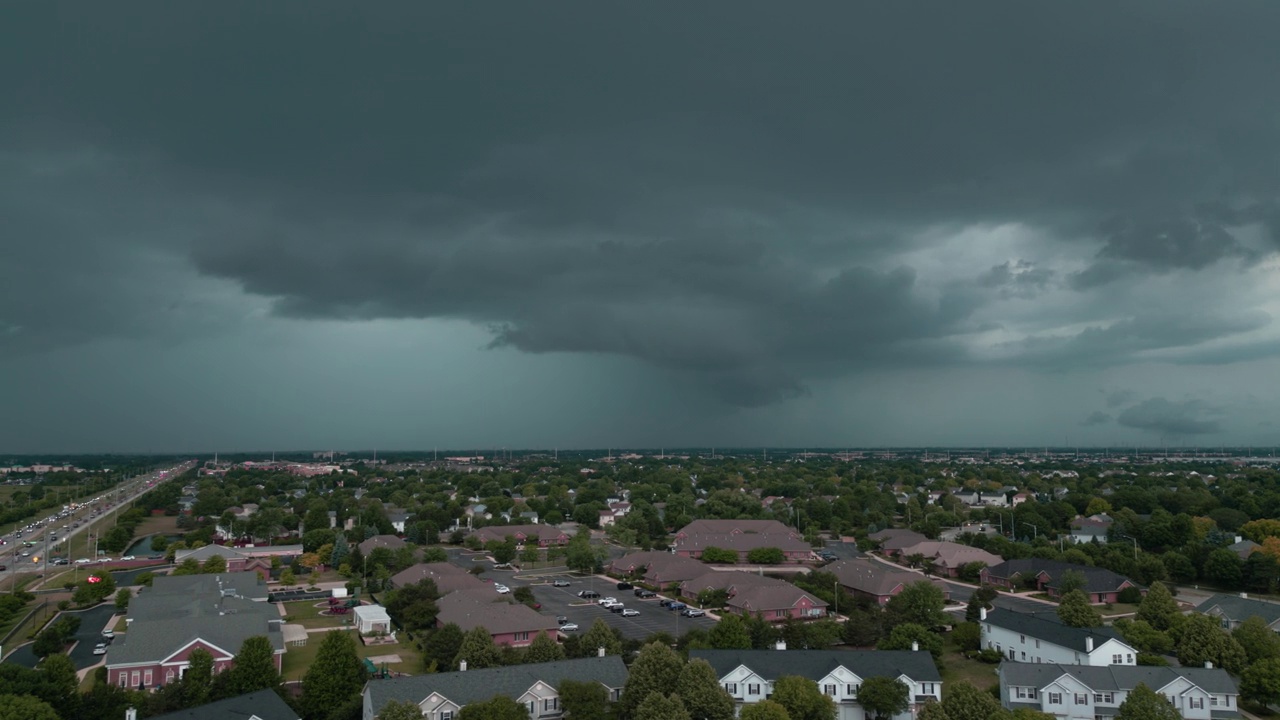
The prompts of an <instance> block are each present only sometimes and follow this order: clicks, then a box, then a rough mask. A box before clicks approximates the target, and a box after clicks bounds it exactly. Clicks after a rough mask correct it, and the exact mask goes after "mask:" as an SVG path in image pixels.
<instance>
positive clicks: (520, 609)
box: [436, 586, 560, 647]
mask: <svg viewBox="0 0 1280 720" xmlns="http://www.w3.org/2000/svg"><path fill="white" fill-rule="evenodd" d="M436 605H437V607H438V608H439V612H438V613H437V614H436V626H437V627H444V626H445V625H448V624H450V623H453V624H454V625H457V626H458V627H460V628H462V631H463V632H466V631H468V630H471V629H473V628H476V627H483V628H484V629H485V630H487V631H488V632H489V634H490V635H491V636H492V637H493V642H494V644H495V645H510V646H512V647H524V646H525V645H528V644H529V643H531V642H533V639H534V638H535V637H537V636H538V633H540V632H546V633H547V635H548V636H549V637H551V638H552V639H556V638H559V636H560V632H559V631H560V626H559V625H558V624H557V623H556V621H555V618H551V617H547V616H546V615H543V614H541V613H538V612H537V611H535V610H534V609H533V608H530V607H529V606H527V605H522V604H519V603H513V602H511V601H509V600H508V599H507V598H506V597H505V596H502V595H498V594H497V593H496V592H494V590H493V587H492V586H487V587H483V588H479V589H476V590H459V591H457V592H452V593H449V594H448V595H445V596H444V597H442V598H440V599H439V600H438V601H436Z"/></svg>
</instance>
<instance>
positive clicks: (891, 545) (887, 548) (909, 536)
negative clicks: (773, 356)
mask: <svg viewBox="0 0 1280 720" xmlns="http://www.w3.org/2000/svg"><path fill="white" fill-rule="evenodd" d="M867 537H868V538H870V539H871V540H874V541H875V542H876V543H878V544H879V545H880V552H882V553H883V554H884V555H885V556H886V557H893V556H895V555H897V554H898V551H899V550H901V549H902V548H904V547H908V546H910V545H915V544H917V543H922V542H924V541H926V540H928V539H929V538H928V537H926V536H924V535H921V534H920V533H918V532H916V531H914V530H904V529H901V528H889V529H887V530H880V531H879V532H873V533H871V534H870V535H868V536H867Z"/></svg>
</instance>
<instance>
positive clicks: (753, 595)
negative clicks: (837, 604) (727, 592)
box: [728, 583, 827, 613]
mask: <svg viewBox="0 0 1280 720" xmlns="http://www.w3.org/2000/svg"><path fill="white" fill-rule="evenodd" d="M801 598H808V599H809V602H810V603H812V606H813V607H814V608H825V607H827V602H826V601H824V600H819V599H818V598H817V597H814V596H813V595H811V594H809V593H807V592H805V591H804V590H801V589H800V588H798V587H796V586H795V585H792V584H791V583H781V584H779V585H756V586H754V587H747V588H742V589H741V590H740V591H738V592H737V593H736V594H735V595H734V596H733V597H731V598H729V602H728V606H729V607H733V608H742V609H743V610H747V611H750V612H753V613H759V612H768V611H770V610H789V609H791V608H793V607H795V606H796V603H798V602H800V599H801Z"/></svg>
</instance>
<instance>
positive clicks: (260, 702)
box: [124, 690, 299, 720]
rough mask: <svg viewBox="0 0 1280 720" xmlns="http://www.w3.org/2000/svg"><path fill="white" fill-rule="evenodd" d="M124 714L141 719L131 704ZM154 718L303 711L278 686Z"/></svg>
mask: <svg viewBox="0 0 1280 720" xmlns="http://www.w3.org/2000/svg"><path fill="white" fill-rule="evenodd" d="M131 711H132V712H131ZM124 717H125V720H137V717H138V715H137V712H136V711H134V710H133V708H130V709H129V710H126V711H125V714H124ZM151 720H299V715H298V713H297V712H295V711H294V709H293V708H291V707H289V703H286V702H285V701H284V700H282V699H281V698H280V696H279V695H277V694H276V693H275V691H274V690H258V691H256V692H251V693H249V694H248V695H239V696H236V697H233V698H227V699H226V700H218V701H217V702H211V703H206V704H204V705H197V706H195V707H190V708H186V709H183V710H177V711H174V712H171V713H165V714H163V715H152V716H151Z"/></svg>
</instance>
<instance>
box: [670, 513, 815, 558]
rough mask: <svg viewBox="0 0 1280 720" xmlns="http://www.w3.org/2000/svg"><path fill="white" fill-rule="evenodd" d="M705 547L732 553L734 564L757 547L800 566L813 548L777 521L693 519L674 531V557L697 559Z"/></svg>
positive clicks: (797, 534)
mask: <svg viewBox="0 0 1280 720" xmlns="http://www.w3.org/2000/svg"><path fill="white" fill-rule="evenodd" d="M709 547H716V548H721V549H723V550H732V551H734V552H736V553H737V554H738V562H740V563H745V562H747V556H748V555H749V554H750V553H751V551H752V550H755V549H758V548H778V549H779V550H781V551H782V553H783V556H784V557H785V559H786V560H785V561H786V562H787V563H792V564H796V563H803V562H805V561H807V560H809V558H810V557H811V556H812V555H813V549H812V548H811V547H810V546H809V543H807V542H805V540H804V536H802V535H801V534H800V532H799V531H797V530H794V529H792V528H789V527H787V526H786V525H783V524H782V523H780V522H778V521H777V520H694V521H693V522H691V523H689V524H688V525H686V526H684V527H683V528H681V529H680V530H678V531H676V534H675V540H674V542H673V543H672V549H673V551H674V552H675V554H676V555H679V556H680V557H687V558H693V559H698V558H701V557H702V553H703V551H704V550H706V549H707V548H709Z"/></svg>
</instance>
